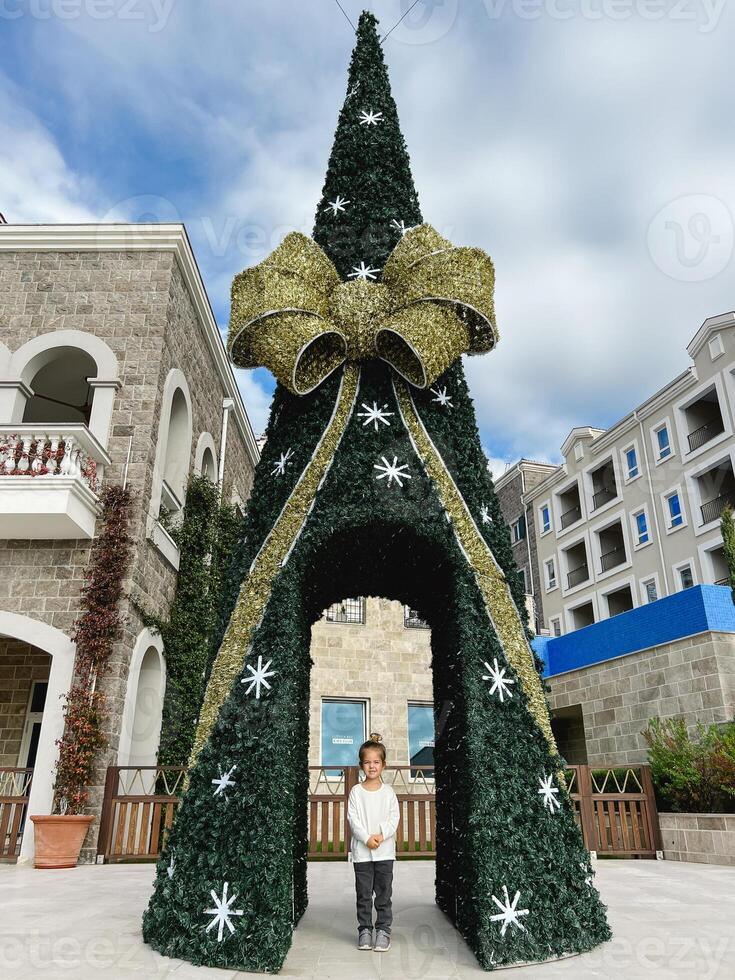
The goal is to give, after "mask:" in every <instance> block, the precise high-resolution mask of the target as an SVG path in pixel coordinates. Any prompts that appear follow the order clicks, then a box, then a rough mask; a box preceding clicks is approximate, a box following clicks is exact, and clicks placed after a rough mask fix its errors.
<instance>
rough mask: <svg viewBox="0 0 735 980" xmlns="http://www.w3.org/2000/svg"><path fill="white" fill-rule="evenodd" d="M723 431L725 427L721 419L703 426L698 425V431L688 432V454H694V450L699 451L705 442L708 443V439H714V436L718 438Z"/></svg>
mask: <svg viewBox="0 0 735 980" xmlns="http://www.w3.org/2000/svg"><path fill="white" fill-rule="evenodd" d="M724 431H725V427H724V425H723V424H722V419H713V420H712V421H711V422H705V423H704V425H700V426H699V428H698V429H695V430H694V431H693V432H690V433H689V435H688V436H687V439H688V440H689V452H690V453H691V452H694V450H695V449H699V447H700V446H703V445H704V444H705V442H709V441H710V439H714V438H715V436H719V435H720V434H721V433H722V432H724Z"/></svg>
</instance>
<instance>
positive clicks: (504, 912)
mask: <svg viewBox="0 0 735 980" xmlns="http://www.w3.org/2000/svg"><path fill="white" fill-rule="evenodd" d="M503 896H504V898H505V901H504V902H501V901H500V899H499V898H497V897H496V896H495V895H493V896H492V899H493V901H494V902H495V904H496V905H497V906H498V908H499V909H500V912H499V913H498V914H497V915H491V916H490V921H491V922H502V923H503V927H502V929H501V930H500V935H501V936H504V935H505V933H506V931H507V929H508V926H515V927H516V928H517V929H520V930H521V932H525V931H526V927H525V926H524V925H523V923H522V922H520V921H519V919H520V918H521V916H524V915H528V909H519V908H518V907H517V906H518V899H519V898H520V897H521V893H520V892H516V893H515V895H514V896H513V901H512V902H511V900H510V897H509V895H508V889H507V887H506V886H505V885H503Z"/></svg>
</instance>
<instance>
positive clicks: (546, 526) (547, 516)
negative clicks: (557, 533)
mask: <svg viewBox="0 0 735 980" xmlns="http://www.w3.org/2000/svg"><path fill="white" fill-rule="evenodd" d="M550 530H551V508H550V507H549V505H548V504H544V505H543V506H542V507H541V533H542V534H546V532H547V531H550Z"/></svg>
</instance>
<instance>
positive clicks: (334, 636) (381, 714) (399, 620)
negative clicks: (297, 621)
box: [309, 599, 434, 766]
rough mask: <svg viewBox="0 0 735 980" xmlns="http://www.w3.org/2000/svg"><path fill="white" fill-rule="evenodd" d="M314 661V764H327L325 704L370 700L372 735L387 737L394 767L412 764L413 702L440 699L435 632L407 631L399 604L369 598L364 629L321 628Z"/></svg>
mask: <svg viewBox="0 0 735 980" xmlns="http://www.w3.org/2000/svg"><path fill="white" fill-rule="evenodd" d="M311 658H312V660H313V662H314V666H313V667H312V671H311V703H310V732H311V743H310V746H309V764H310V765H313V766H318V765H320V764H321V758H320V755H321V730H322V726H321V704H322V699H323V698H340V697H341V698H348V699H361V700H363V699H364V700H365V701H367V703H368V710H367V730H368V733H369V732H371V731H375V732H379V733H380V734H381V735H382V736H383V741H384V742H385V745H386V749H387V754H388V761H389V762H390V763H391V764H393V765H407V764H408V762H409V755H408V751H409V750H408V702H409V701H418V702H427V703H429V704H430V703H431V702H432V701H433V697H434V695H433V690H432V672H431V632H430V630H428V629H415V628H409V629H407V628H406V627H405V626H404V618H403V606H402V605H401V604H400V603H399V602H389V601H388V600H387V599H367V600H366V608H365V623H364V624H363V625H356V624H347V623H328V622H326V620H324V619H322V620H320V621H319V622H317V623H315V625H314V627H313V628H312V641H311ZM357 748H359V746H356V749H355V756H356V758H355V765H357Z"/></svg>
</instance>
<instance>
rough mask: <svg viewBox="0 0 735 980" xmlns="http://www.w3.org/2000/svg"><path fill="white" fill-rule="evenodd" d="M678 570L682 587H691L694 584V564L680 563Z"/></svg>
mask: <svg viewBox="0 0 735 980" xmlns="http://www.w3.org/2000/svg"><path fill="white" fill-rule="evenodd" d="M677 571H678V572H679V582H680V583H681V587H682V589H691V587H692V586H693V585H694V576H693V575H692V566H691V565H680V566H679V568H678V569H677Z"/></svg>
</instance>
